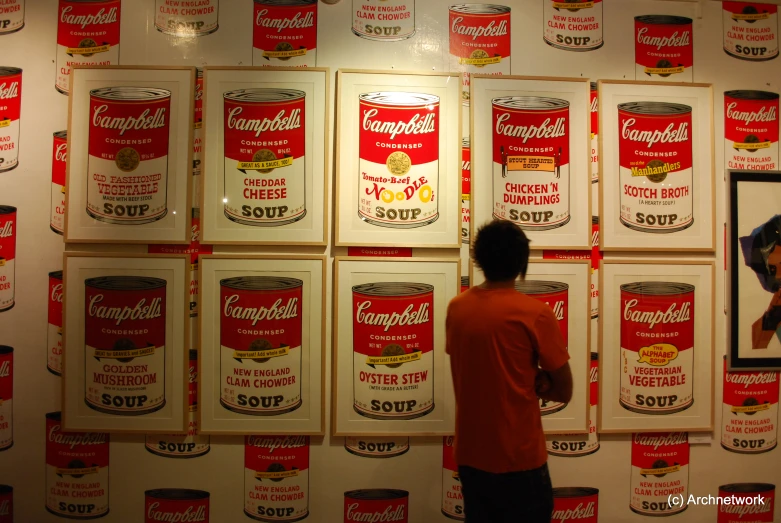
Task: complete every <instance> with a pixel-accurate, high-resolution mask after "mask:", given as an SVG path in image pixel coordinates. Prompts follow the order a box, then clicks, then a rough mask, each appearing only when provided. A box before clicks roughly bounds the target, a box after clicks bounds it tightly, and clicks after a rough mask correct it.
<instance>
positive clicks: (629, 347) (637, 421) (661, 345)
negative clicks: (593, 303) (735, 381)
mask: <svg viewBox="0 0 781 523" xmlns="http://www.w3.org/2000/svg"><path fill="white" fill-rule="evenodd" d="M599 273H600V284H599V293H600V296H599V299H600V302H599V310H600V311H601V312H600V341H599V348H600V353H599V369H600V370H599V384H600V392H599V404H600V409H599V432H608V433H610V432H613V433H629V432H638V431H676V430H679V431H681V430H682V431H711V430H713V387H714V383H713V373H714V356H713V344H714V339H715V338H714V332H715V331H714V324H713V320H714V308H715V305H714V302H715V296H714V289H715V288H716V287H715V262H712V261H707V260H703V261H685V260H676V261H673V260H667V259H654V260H629V259H622V260H602V264H601V267H600V270H599Z"/></svg>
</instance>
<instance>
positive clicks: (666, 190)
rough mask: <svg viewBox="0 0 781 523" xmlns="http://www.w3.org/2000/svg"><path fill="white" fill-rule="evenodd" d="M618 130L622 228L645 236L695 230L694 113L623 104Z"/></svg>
mask: <svg viewBox="0 0 781 523" xmlns="http://www.w3.org/2000/svg"><path fill="white" fill-rule="evenodd" d="M618 128H619V150H618V157H619V180H620V182H619V183H620V185H621V190H620V194H621V223H622V224H623V225H624V226H626V227H628V228H630V229H634V230H636V231H640V232H646V233H672V232H677V231H681V230H683V229H686V228H688V227H691V225H692V224H693V223H694V190H693V185H694V174H693V168H692V165H693V164H692V157H693V154H694V153H693V148H692V108H691V107H689V106H688V105H681V104H672V103H665V102H628V103H623V104H620V105H619V106H618ZM649 182H650V183H649Z"/></svg>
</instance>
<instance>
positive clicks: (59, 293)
mask: <svg viewBox="0 0 781 523" xmlns="http://www.w3.org/2000/svg"><path fill="white" fill-rule="evenodd" d="M62 297H63V287H62V271H54V272H50V273H49V310H48V318H49V319H48V321H49V327H48V331H47V340H48V345H49V350H48V354H47V356H46V368H47V369H48V370H49V372H51V373H52V374H54V375H55V376H61V375H62Z"/></svg>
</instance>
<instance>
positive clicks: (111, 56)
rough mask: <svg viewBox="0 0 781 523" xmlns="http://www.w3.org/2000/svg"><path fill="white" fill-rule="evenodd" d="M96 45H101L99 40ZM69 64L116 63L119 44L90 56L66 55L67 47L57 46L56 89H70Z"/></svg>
mask: <svg viewBox="0 0 781 523" xmlns="http://www.w3.org/2000/svg"><path fill="white" fill-rule="evenodd" d="M98 45H101V43H100V42H99V43H98ZM71 64H74V65H118V64H119V45H112V46H111V47H110V48H109V50H108V51H105V52H102V53H95V54H93V55H92V56H84V55H80V54H75V55H73V56H70V55H68V48H67V47H66V46H64V45H58V46H57V80H56V83H55V85H56V87H57V90H58V91H60V92H62V93H67V92H68V90H69V89H70V74H71Z"/></svg>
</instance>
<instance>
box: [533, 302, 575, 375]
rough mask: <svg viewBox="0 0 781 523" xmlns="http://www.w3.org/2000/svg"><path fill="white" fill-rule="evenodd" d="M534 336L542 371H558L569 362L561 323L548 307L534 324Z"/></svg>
mask: <svg viewBox="0 0 781 523" xmlns="http://www.w3.org/2000/svg"><path fill="white" fill-rule="evenodd" d="M533 336H534V338H535V342H536V343H535V345H536V346H537V350H538V352H539V363H540V368H541V369H542V370H545V371H548V372H550V371H554V370H558V369H560V368H561V367H562V365H564V364H565V363H567V362H568V361H569V353H568V352H567V346H566V345H565V344H564V337H563V336H562V335H561V329H560V328H559V322H558V320H557V319H556V316H554V314H553V311H552V310H550V309H549V308H547V307H546V308H545V309H544V310H543V311H542V312H541V313H540V315H539V316H538V317H537V320H536V321H535V322H534V328H533Z"/></svg>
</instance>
